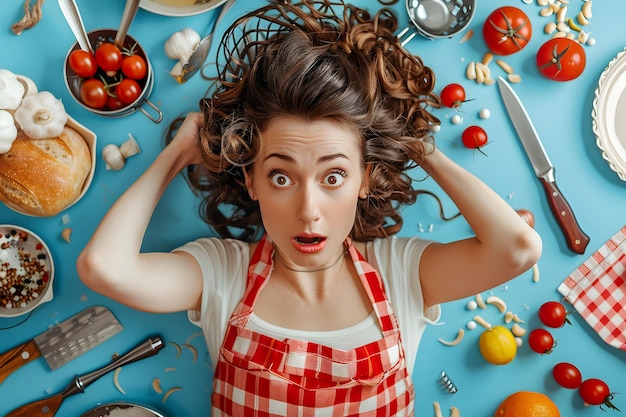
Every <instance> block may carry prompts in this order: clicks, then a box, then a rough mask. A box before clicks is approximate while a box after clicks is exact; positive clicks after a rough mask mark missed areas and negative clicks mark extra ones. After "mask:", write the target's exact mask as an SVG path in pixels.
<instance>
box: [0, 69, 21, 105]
mask: <svg viewBox="0 0 626 417" xmlns="http://www.w3.org/2000/svg"><path fill="white" fill-rule="evenodd" d="M23 96H24V85H23V84H22V83H21V82H19V80H18V79H17V76H16V75H15V74H13V73H12V72H11V71H9V70H6V69H0V109H5V110H15V109H17V108H18V107H19V106H20V103H21V102H22V97H23Z"/></svg>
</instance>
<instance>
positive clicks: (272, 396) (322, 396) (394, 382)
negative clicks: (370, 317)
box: [212, 236, 414, 417]
mask: <svg viewBox="0 0 626 417" xmlns="http://www.w3.org/2000/svg"><path fill="white" fill-rule="evenodd" d="M346 245H347V246H348V247H349V252H350V256H351V257H352V260H353V262H354V266H355V268H356V271H357V272H358V274H359V276H360V278H361V282H362V283H363V286H364V288H365V290H366V292H367V294H368V296H369V299H370V300H371V302H372V306H373V308H374V312H375V314H376V316H377V318H378V322H379V324H380V327H381V329H382V333H383V338H382V339H381V340H378V341H375V342H372V343H369V344H367V345H364V346H360V347H358V348H356V349H352V350H347V351H346V350H339V349H333V348H331V347H328V346H322V345H319V344H316V343H311V342H306V341H302V340H291V339H286V340H277V339H273V338H271V337H268V336H266V335H263V334H259V333H256V332H253V331H250V330H248V329H247V328H246V327H245V326H246V323H247V322H248V319H249V317H250V315H251V314H252V311H253V305H254V302H255V300H256V298H257V296H258V294H259V292H260V291H261V289H262V288H263V285H264V284H265V283H266V281H267V279H268V277H269V275H270V272H271V270H272V264H273V256H272V255H273V252H274V245H273V244H272V242H271V240H270V239H269V238H268V237H266V236H264V237H263V239H262V240H261V242H260V243H259V246H258V247H257V249H256V251H255V252H254V254H253V257H252V259H251V260H250V265H249V268H248V282H247V285H246V291H245V293H244V295H243V297H242V299H241V301H240V302H239V305H238V306H237V308H236V309H235V311H234V312H233V314H232V316H231V318H230V320H229V324H228V327H227V329H226V335H225V337H224V341H223V342H222V347H221V349H220V356H219V360H218V363H217V367H216V370H215V376H214V381H213V396H212V407H213V416H215V417H217V416H235V417H244V416H245V417H249V416H258V417H265V416H303V417H307V416H332V417H348V416H381V417H382V416H385V417H386V416H412V415H413V395H414V394H413V384H412V381H411V378H410V375H409V372H408V370H407V368H406V361H405V358H404V350H403V348H402V343H401V340H400V330H399V326H398V322H397V320H396V317H395V315H394V313H393V311H392V309H391V304H390V302H389V301H388V300H387V297H386V295H385V291H384V288H383V283H382V281H381V279H380V276H379V275H378V273H377V272H376V271H375V270H374V269H373V268H372V267H371V266H370V265H369V264H368V263H367V262H365V260H364V259H363V257H362V256H361V254H360V253H359V252H358V251H357V250H356V248H355V247H354V245H352V244H350V242H349V241H346Z"/></svg>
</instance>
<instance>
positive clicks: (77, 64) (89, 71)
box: [67, 49, 98, 78]
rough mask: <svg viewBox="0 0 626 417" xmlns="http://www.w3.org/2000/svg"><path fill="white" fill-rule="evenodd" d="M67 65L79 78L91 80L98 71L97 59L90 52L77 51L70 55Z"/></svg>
mask: <svg viewBox="0 0 626 417" xmlns="http://www.w3.org/2000/svg"><path fill="white" fill-rule="evenodd" d="M67 64H68V65H69V67H70V69H71V70H72V71H74V73H75V74H76V75H78V76H79V77H84V78H89V77H92V76H93V75H94V74H95V73H96V71H98V64H97V63H96V58H95V57H94V56H93V55H92V54H91V53H90V52H88V51H83V50H82V49H76V50H75V51H72V52H71V53H70V56H69V57H68V59H67Z"/></svg>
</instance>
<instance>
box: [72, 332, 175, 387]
mask: <svg viewBox="0 0 626 417" xmlns="http://www.w3.org/2000/svg"><path fill="white" fill-rule="evenodd" d="M164 347H165V343H164V342H163V340H162V339H161V338H160V337H159V336H156V337H154V338H150V339H148V340H146V341H145V342H143V343H141V344H140V345H137V346H136V347H135V348H134V349H133V350H131V351H130V352H128V353H126V354H124V355H123V356H121V357H119V358H117V359H115V360H114V361H113V362H111V363H110V364H108V365H106V366H104V367H102V368H100V369H96V370H95V371H93V372H90V373H88V374H86V375H82V376H77V377H75V378H74V380H73V381H72V383H70V385H68V386H67V388H66V389H65V391H63V397H68V396H70V395H74V394H78V393H80V392H84V391H85V388H87V386H88V385H91V383H92V382H94V381H95V380H97V379H99V378H101V377H102V376H103V375H105V374H107V373H109V372H111V371H112V370H114V369H115V368H118V367H120V366H124V365H128V364H129V363H133V362H136V361H138V360H141V359H144V358H148V357H150V356H154V355H156V354H157V353H158V352H159V351H160V350H161V349H163V348H164Z"/></svg>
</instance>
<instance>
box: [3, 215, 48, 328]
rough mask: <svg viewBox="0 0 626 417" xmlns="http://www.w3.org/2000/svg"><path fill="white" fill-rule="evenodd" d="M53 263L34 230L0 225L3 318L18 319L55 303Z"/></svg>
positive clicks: (46, 248) (45, 246)
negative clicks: (41, 306) (45, 305)
mask: <svg viewBox="0 0 626 417" xmlns="http://www.w3.org/2000/svg"><path fill="white" fill-rule="evenodd" d="M53 278H54V262H53V261H52V256H51V255H50V249H48V246H47V245H46V244H45V243H44V241H43V240H42V239H41V238H40V237H39V236H37V235H36V234H35V233H33V232H32V231H30V230H28V229H25V228H23V227H20V226H15V225H10V224H2V225H0V317H17V316H21V315H23V314H26V313H28V312H30V311H32V310H34V309H35V308H36V307H38V306H39V305H41V304H42V303H45V302H47V301H50V300H52V280H53Z"/></svg>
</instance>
